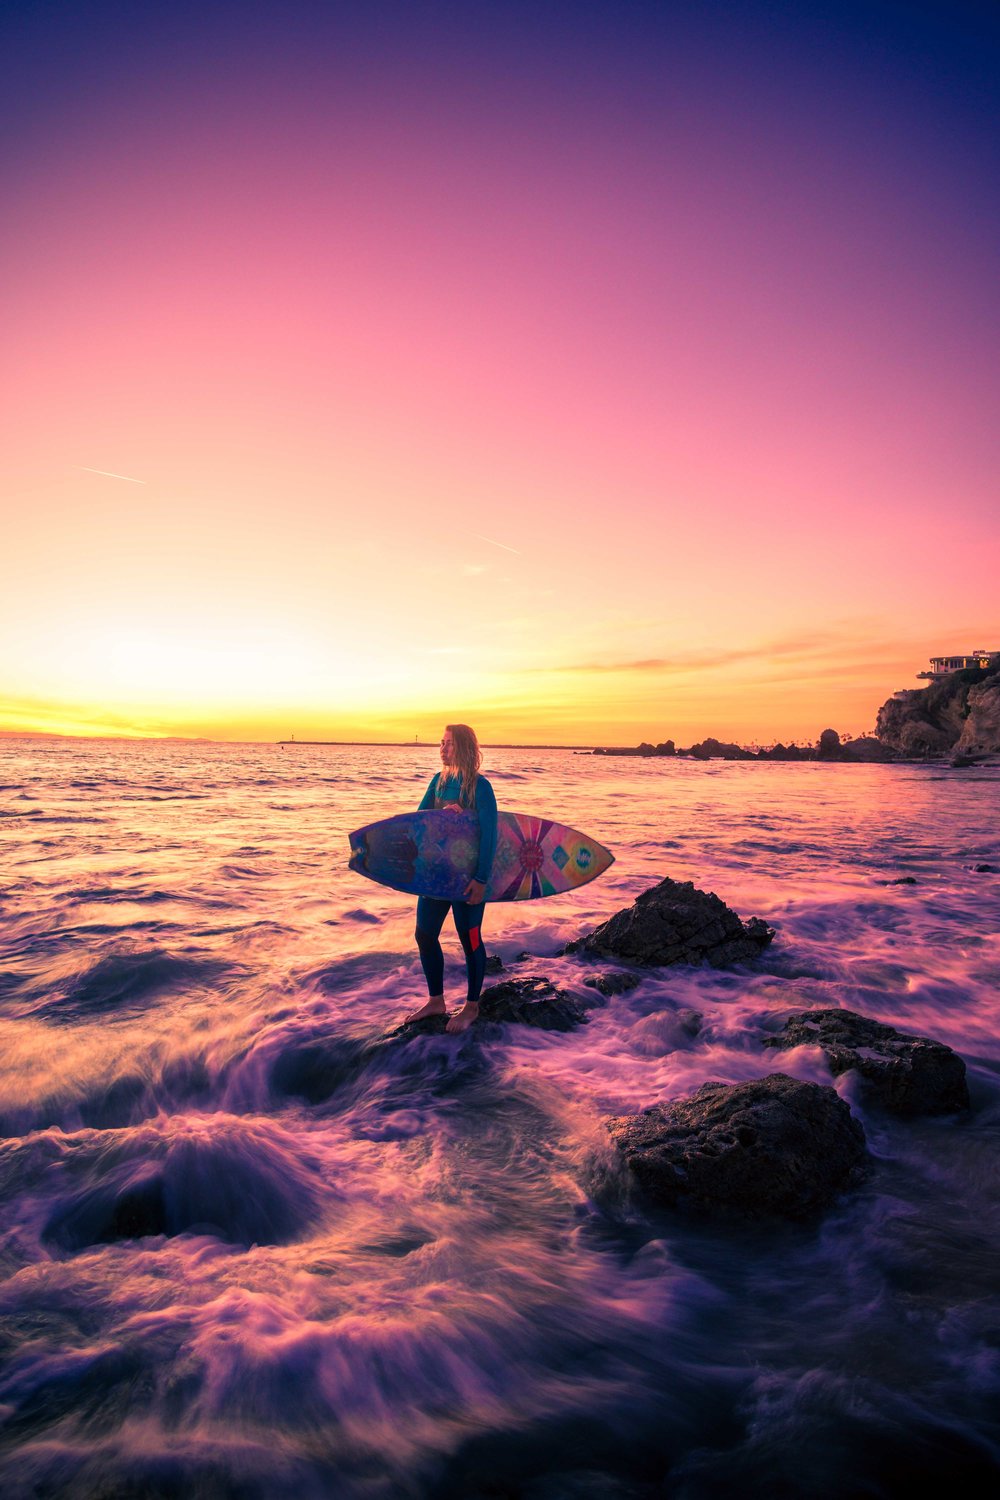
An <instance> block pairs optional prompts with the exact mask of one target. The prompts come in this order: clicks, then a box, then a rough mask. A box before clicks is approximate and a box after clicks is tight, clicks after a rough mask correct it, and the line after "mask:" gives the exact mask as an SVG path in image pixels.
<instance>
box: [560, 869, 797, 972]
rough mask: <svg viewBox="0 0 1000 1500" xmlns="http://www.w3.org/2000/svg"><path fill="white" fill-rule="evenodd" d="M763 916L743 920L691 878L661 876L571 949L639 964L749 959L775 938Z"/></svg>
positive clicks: (568, 949)
mask: <svg viewBox="0 0 1000 1500" xmlns="http://www.w3.org/2000/svg"><path fill="white" fill-rule="evenodd" d="M773 937H774V928H773V927H769V926H768V925H767V923H766V922H763V921H761V919H760V918H759V917H751V918H750V919H749V921H747V922H743V921H741V919H740V918H739V917H738V916H737V914H736V913H735V912H734V911H732V910H731V909H730V908H729V907H728V906H726V904H725V902H723V901H720V900H719V898H718V896H716V895H714V894H712V893H710V892H706V891H699V890H698V889H697V888H696V887H695V886H694V885H693V884H692V882H691V881H690V880H685V881H679V880H671V879H670V878H669V877H668V878H667V879H666V880H661V882H660V884H659V885H656V886H653V888H652V889H651V890H648V891H643V893H642V895H641V896H640V897H639V898H638V899H637V900H636V901H635V902H634V903H633V904H632V905H631V906H629V907H626V908H625V909H624V910H623V911H620V912H617V913H616V914H615V915H614V916H613V917H611V918H609V920H608V921H607V922H604V923H602V925H601V926H600V927H598V928H596V929H595V931H594V932H591V933H589V934H588V935H587V936H586V937H582V938H577V939H576V941H575V942H572V943H569V944H568V945H567V947H566V948H565V950H564V951H565V952H566V953H601V954H606V955H608V956H610V957H613V958H621V959H625V960H626V961H627V962H629V963H633V964H700V963H709V964H711V965H712V967H713V968H717V969H719V968H723V967H724V966H725V965H726V964H739V963H749V962H750V961H751V960H752V959H754V958H756V957H757V956H758V955H759V954H760V953H761V952H762V951H763V950H764V949H765V948H766V947H767V945H768V943H770V942H771V940H772V938H773Z"/></svg>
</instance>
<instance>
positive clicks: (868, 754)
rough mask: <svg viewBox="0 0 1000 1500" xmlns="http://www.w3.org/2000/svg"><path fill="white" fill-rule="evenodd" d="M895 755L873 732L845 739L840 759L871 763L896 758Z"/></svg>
mask: <svg viewBox="0 0 1000 1500" xmlns="http://www.w3.org/2000/svg"><path fill="white" fill-rule="evenodd" d="M895 758H896V757H895V755H894V754H893V752H892V750H891V749H890V748H889V746H888V745H883V743H882V741H881V740H878V739H876V738H875V736H874V735H873V734H862V735H859V736H858V738H857V739H856V740H845V741H844V743H843V744H842V745H841V747H840V755H839V757H838V759H839V760H846V761H855V762H858V761H860V762H862V763H865V764H869V763H871V762H876V761H887V760H895Z"/></svg>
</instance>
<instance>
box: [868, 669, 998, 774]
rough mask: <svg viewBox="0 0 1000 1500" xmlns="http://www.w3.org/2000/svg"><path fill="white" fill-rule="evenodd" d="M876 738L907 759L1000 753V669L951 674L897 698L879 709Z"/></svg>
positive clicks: (971, 670) (910, 690) (897, 695)
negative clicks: (949, 753)
mask: <svg viewBox="0 0 1000 1500" xmlns="http://www.w3.org/2000/svg"><path fill="white" fill-rule="evenodd" d="M875 732H876V734H877V735H878V738H879V740H880V741H881V742H882V744H884V745H886V746H888V747H889V748H890V749H891V750H894V751H895V752H896V753H897V754H898V755H904V756H923V755H944V754H947V752H948V751H950V750H952V749H955V750H957V751H959V752H960V753H979V754H992V753H994V752H1000V668H996V667H994V668H991V669H990V670H989V671H986V672H983V671H979V670H977V669H975V668H970V669H969V670H968V671H964V672H949V673H948V674H947V676H945V677H941V678H938V679H936V680H935V681H933V682H931V683H930V684H929V685H928V686H927V687H925V688H910V689H908V690H907V691H906V692H902V693H897V694H896V696H895V697H893V698H890V699H889V701H888V702H887V703H883V705H882V707H881V708H880V709H879V711H878V719H877V721H876V725H875Z"/></svg>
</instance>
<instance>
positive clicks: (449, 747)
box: [441, 729, 455, 766]
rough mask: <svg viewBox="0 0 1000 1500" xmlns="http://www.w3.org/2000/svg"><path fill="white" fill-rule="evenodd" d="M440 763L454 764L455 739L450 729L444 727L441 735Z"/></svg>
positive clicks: (444, 764) (445, 764)
mask: <svg viewBox="0 0 1000 1500" xmlns="http://www.w3.org/2000/svg"><path fill="white" fill-rule="evenodd" d="M441 764H442V765H443V766H453V765H454V764H455V741H454V739H453V738H452V734H451V730H450V729H446V730H445V732H444V734H443V735H442V736H441Z"/></svg>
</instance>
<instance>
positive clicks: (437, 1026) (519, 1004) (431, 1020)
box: [385, 975, 596, 1041]
mask: <svg viewBox="0 0 1000 1500" xmlns="http://www.w3.org/2000/svg"><path fill="white" fill-rule="evenodd" d="M595 1003H596V1002H595ZM588 1020H589V1017H588V1015H587V1011H586V1008H585V1006H583V1005H582V1004H581V1003H580V1001H579V1000H576V999H574V997H573V996H572V995H568V994H567V993H566V992H565V990H559V989H557V988H556V986H555V985H554V984H552V983H551V982H550V981H549V980H548V979H546V978H545V977H544V976H542V975H537V976H536V977H534V978H532V979H505V980H503V982H502V983H501V984H494V985H490V986H489V988H488V989H485V990H483V993H482V995H481V996H480V997H479V1022H482V1021H504V1022H514V1023H515V1024H516V1025H519V1026H537V1027H539V1028H540V1029H541V1030H542V1031H574V1030H575V1029H576V1027H577V1026H584V1025H586V1023H587V1021H588ZM479 1022H477V1023H476V1024H477V1025H478V1024H479ZM447 1024H448V1017H447V1016H425V1017H424V1019H423V1020H420V1021H404V1022H403V1023H402V1025H400V1026H395V1027H394V1028H393V1029H392V1030H391V1031H389V1032H387V1033H386V1036H385V1040H386V1041H388V1040H390V1039H391V1038H393V1037H410V1036H421V1035H431V1036H434V1035H437V1034H438V1033H439V1032H443V1031H444V1029H445V1027H446V1025H447Z"/></svg>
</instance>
